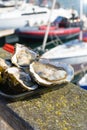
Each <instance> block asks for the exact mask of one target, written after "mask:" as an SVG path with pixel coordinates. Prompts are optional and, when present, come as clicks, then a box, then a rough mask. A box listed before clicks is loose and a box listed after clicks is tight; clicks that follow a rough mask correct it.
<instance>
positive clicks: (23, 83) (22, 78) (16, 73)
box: [4, 67, 38, 92]
mask: <svg viewBox="0 0 87 130" xmlns="http://www.w3.org/2000/svg"><path fill="white" fill-rule="evenodd" d="M4 77H5V81H6V82H7V83H8V85H9V87H10V88H11V89H13V90H14V91H17V92H23V91H26V90H35V89H36V88H37V87H38V85H37V84H36V85H35V84H34V83H33V82H32V81H31V78H30V76H29V74H27V73H25V72H24V71H23V70H21V69H19V68H17V67H10V68H8V69H6V71H5V73H4Z"/></svg>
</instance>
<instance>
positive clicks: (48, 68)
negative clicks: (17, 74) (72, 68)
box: [29, 61, 67, 86]
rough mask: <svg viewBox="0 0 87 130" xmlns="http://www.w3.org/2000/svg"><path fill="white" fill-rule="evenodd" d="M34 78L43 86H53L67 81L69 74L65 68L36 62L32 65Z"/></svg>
mask: <svg viewBox="0 0 87 130" xmlns="http://www.w3.org/2000/svg"><path fill="white" fill-rule="evenodd" d="M29 71H30V74H31V76H32V78H34V80H35V81H36V82H37V83H38V84H39V85H43V86H53V85H56V84H60V83H63V82H67V81H66V77H67V72H66V71H65V70H64V69H63V68H59V67H56V66H54V65H51V64H46V63H41V62H38V61H34V62H32V63H31V64H30V70H29Z"/></svg>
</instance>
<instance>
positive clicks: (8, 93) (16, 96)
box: [0, 83, 65, 101]
mask: <svg viewBox="0 0 87 130" xmlns="http://www.w3.org/2000/svg"><path fill="white" fill-rule="evenodd" d="M64 85H65V83H64V84H61V85H56V86H52V87H42V86H39V87H38V88H37V89H36V90H33V91H25V92H22V93H18V92H14V91H13V90H11V89H10V88H9V86H6V85H0V96H1V97H2V98H5V99H6V100H10V101H18V100H24V99H28V98H29V97H33V96H34V98H35V96H36V97H37V95H38V96H40V95H42V94H44V93H47V92H50V91H55V90H57V89H59V88H60V87H64Z"/></svg>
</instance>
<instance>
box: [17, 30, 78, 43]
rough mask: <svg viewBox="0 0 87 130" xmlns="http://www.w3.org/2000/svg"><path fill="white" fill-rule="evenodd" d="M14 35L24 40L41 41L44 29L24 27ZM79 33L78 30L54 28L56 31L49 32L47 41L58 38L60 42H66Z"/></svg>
mask: <svg viewBox="0 0 87 130" xmlns="http://www.w3.org/2000/svg"><path fill="white" fill-rule="evenodd" d="M51 28H52V27H51ZM15 33H16V34H17V35H18V36H19V37H20V38H26V39H30V40H33V41H36V40H39V41H43V40H44V36H45V33H46V28H45V29H41V28H38V27H31V28H30V27H24V28H19V29H17V30H16V31H15ZM79 33H80V28H56V29H55V28H54V29H53V30H52V29H50V30H49V33H48V39H47V40H54V39H57V38H60V39H61V40H67V39H71V38H76V37H78V36H79Z"/></svg>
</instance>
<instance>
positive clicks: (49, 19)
mask: <svg viewBox="0 0 87 130" xmlns="http://www.w3.org/2000/svg"><path fill="white" fill-rule="evenodd" d="M55 3H56V0H53V4H52V8H51V11H50V15H49V18H48V25H47V29H46V33H45V36H44V40H43V44H42V51H44V49H45V46H46V42H47V38H48V33H49V28H50V24H51V16H52V13H53V9H54V7H55Z"/></svg>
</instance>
